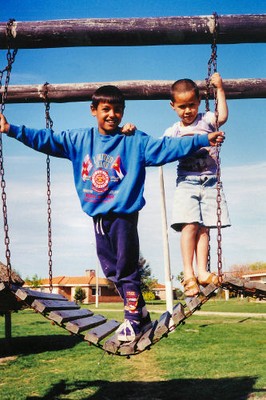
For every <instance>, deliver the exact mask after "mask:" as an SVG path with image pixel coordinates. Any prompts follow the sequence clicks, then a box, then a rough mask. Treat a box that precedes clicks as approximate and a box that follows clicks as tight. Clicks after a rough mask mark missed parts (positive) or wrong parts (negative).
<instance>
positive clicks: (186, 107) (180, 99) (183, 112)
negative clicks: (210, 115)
mask: <svg viewBox="0 0 266 400" xmlns="http://www.w3.org/2000/svg"><path fill="white" fill-rule="evenodd" d="M174 99H175V100H174V102H172V101H171V103H170V104H171V107H172V109H173V110H175V111H176V113H177V115H178V116H179V118H180V119H181V122H182V123H183V125H184V126H187V125H190V124H192V122H194V121H195V119H196V117H197V115H198V109H199V105H200V99H199V98H198V97H197V96H196V94H195V92H194V90H191V91H189V92H181V93H175V94H174Z"/></svg>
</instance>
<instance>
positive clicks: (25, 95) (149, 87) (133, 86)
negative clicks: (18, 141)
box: [0, 78, 266, 104]
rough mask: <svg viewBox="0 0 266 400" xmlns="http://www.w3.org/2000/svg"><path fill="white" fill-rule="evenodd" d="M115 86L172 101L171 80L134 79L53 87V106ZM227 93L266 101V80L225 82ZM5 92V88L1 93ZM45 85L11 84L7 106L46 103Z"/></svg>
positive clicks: (133, 95)
mask: <svg viewBox="0 0 266 400" xmlns="http://www.w3.org/2000/svg"><path fill="white" fill-rule="evenodd" d="M195 82H196V83H197V85H198V87H199V90H200V95H201V97H202V98H203V99H204V98H205V97H206V82H205V80H196V81H195ZM109 84H110V85H115V86H117V87H119V89H120V90H121V91H122V92H123V94H124V96H125V98H126V99H127V100H169V99H170V88H171V85H172V84H173V81H169V80H154V81H152V80H145V81H144V80H131V81H112V82H87V83H85V82H84V83H63V84H56V83H55V84H49V85H47V87H46V89H47V90H48V97H49V101H50V102H51V103H53V102H54V103H67V102H76V101H90V100H91V97H92V94H93V93H94V92H95V90H96V89H97V88H98V87H100V86H103V85H109ZM223 85H224V90H225V93H226V98H227V99H252V98H266V79H265V78H242V79H224V80H223ZM1 92H3V88H2V89H1V90H0V93H1ZM210 98H212V95H210ZM43 101H44V86H43V84H39V85H9V88H8V96H7V100H6V102H7V103H10V104H12V103H43Z"/></svg>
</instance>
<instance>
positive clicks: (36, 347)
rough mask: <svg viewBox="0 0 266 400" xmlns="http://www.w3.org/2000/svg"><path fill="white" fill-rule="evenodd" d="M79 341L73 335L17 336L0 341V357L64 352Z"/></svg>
mask: <svg viewBox="0 0 266 400" xmlns="http://www.w3.org/2000/svg"><path fill="white" fill-rule="evenodd" d="M80 341H81V339H80V338H79V337H77V336H74V335H73V336H67V335H43V336H41V335H38V336H37V335H36V336H19V337H14V338H12V339H10V340H8V341H7V340H6V339H0V357H6V356H15V355H25V354H38V353H43V352H45V351H57V350H65V349H70V348H72V347H74V346H75V345H76V344H77V343H80Z"/></svg>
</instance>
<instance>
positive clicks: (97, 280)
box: [95, 257, 99, 308]
mask: <svg viewBox="0 0 266 400" xmlns="http://www.w3.org/2000/svg"><path fill="white" fill-rule="evenodd" d="M95 307H96V308H98V307H99V259H98V257H97V264H96V293H95Z"/></svg>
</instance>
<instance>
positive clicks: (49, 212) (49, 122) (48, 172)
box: [44, 82, 53, 293]
mask: <svg viewBox="0 0 266 400" xmlns="http://www.w3.org/2000/svg"><path fill="white" fill-rule="evenodd" d="M48 85H49V84H48V82H46V83H45V84H44V105H45V121H46V129H52V128H53V121H52V119H51V116H50V103H49V100H48ZM46 177H47V216H48V217H47V222H48V266H49V290H50V293H52V291H53V260H52V254H53V252H52V208H51V170H50V157H49V155H47V157H46Z"/></svg>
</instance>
